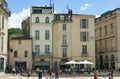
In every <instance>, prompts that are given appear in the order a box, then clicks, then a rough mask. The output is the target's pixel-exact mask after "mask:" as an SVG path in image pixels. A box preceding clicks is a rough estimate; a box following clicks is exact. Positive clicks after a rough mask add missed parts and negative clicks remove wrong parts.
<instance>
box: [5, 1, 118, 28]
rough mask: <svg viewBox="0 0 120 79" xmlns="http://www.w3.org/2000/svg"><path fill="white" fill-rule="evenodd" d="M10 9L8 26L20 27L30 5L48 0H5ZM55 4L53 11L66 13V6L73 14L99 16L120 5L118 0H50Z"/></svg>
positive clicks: (41, 4) (42, 4)
mask: <svg viewBox="0 0 120 79" xmlns="http://www.w3.org/2000/svg"><path fill="white" fill-rule="evenodd" d="M6 2H7V3H8V8H9V9H10V11H11V13H12V14H11V17H10V18H9V28H11V27H21V21H22V20H23V19H25V18H26V17H28V16H29V8H30V7H31V6H45V5H47V6H48V5H49V2H50V0H6ZM51 2H52V3H53V2H54V5H55V12H57V13H66V12H67V6H69V8H70V9H72V10H73V13H74V14H88V15H89V14H90V15H96V16H99V15H100V14H102V13H104V12H105V11H108V10H113V9H115V8H119V7H120V0H51Z"/></svg>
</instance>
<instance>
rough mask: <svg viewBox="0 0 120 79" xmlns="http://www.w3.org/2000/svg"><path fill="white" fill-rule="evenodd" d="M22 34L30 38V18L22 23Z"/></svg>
mask: <svg viewBox="0 0 120 79" xmlns="http://www.w3.org/2000/svg"><path fill="white" fill-rule="evenodd" d="M22 32H23V34H24V35H25V36H28V37H29V36H30V17H28V18H26V19H24V20H23V21H22Z"/></svg>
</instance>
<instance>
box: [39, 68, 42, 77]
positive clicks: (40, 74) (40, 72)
mask: <svg viewBox="0 0 120 79" xmlns="http://www.w3.org/2000/svg"><path fill="white" fill-rule="evenodd" d="M38 79H42V70H40V71H38Z"/></svg>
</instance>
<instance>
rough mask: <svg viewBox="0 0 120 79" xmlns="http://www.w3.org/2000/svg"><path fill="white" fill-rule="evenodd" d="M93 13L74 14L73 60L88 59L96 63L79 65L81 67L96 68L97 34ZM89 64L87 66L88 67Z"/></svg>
mask: <svg viewBox="0 0 120 79" xmlns="http://www.w3.org/2000/svg"><path fill="white" fill-rule="evenodd" d="M94 18H95V16H93V15H85V14H84V15H82V14H73V16H72V21H73V22H72V60H75V61H78V62H80V61H82V60H87V61H90V62H92V63H94V64H92V65H79V68H89V67H90V68H95V34H94V29H95V28H94ZM86 66H87V67H86Z"/></svg>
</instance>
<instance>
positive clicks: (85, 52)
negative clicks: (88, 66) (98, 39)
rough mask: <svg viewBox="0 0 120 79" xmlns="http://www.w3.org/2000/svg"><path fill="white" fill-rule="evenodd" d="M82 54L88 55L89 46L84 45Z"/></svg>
mask: <svg viewBox="0 0 120 79" xmlns="http://www.w3.org/2000/svg"><path fill="white" fill-rule="evenodd" d="M82 54H87V45H82Z"/></svg>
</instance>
